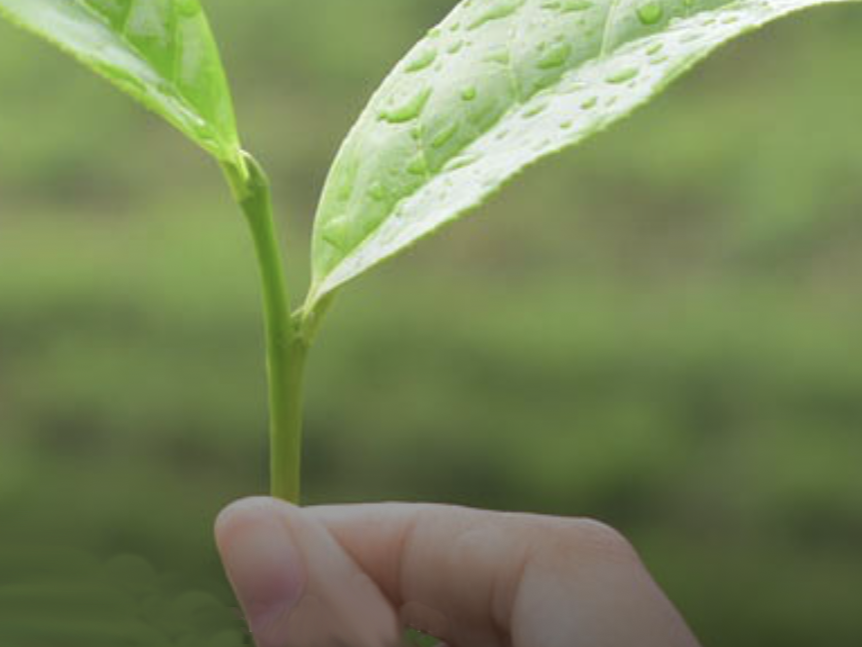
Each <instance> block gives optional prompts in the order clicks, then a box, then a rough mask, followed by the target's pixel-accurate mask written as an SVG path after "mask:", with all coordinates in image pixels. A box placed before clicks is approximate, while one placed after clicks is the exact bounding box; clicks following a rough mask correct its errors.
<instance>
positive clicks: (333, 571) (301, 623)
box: [216, 498, 399, 647]
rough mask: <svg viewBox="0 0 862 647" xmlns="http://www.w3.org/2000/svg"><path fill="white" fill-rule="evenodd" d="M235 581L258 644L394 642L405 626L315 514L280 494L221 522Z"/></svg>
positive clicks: (322, 646) (240, 507)
mask: <svg viewBox="0 0 862 647" xmlns="http://www.w3.org/2000/svg"><path fill="white" fill-rule="evenodd" d="M216 542H217V544H218V547H219V551H220V553H221V555H222V560H223V562H224V565H225V569H226V571H227V575H228V578H229V579H230V581H231V584H232V585H233V588H234V591H235V592H236V595H237V597H238V598H239V601H240V604H241V605H242V607H243V611H244V612H245V615H246V618H247V620H248V623H249V626H250V628H251V631H252V634H253V635H254V639H255V642H256V644H257V645H258V647H336V646H340V645H350V646H351V647H353V646H360V647H391V646H394V645H397V644H398V635H399V634H398V623H397V621H396V616H395V613H394V611H393V610H392V607H391V605H390V604H389V603H388V602H387V601H386V599H385V598H384V597H383V595H382V594H381V593H380V590H379V589H378V587H377V586H376V584H375V583H374V582H373V581H372V580H371V579H370V578H369V577H368V576H367V575H365V574H364V573H363V572H362V571H361V570H360V569H359V567H358V566H357V565H356V563H355V562H354V561H353V559H352V558H351V557H350V556H349V555H348V554H347V553H346V552H345V550H344V549H343V548H342V547H341V546H340V545H339V544H338V542H337V541H335V539H334V538H333V537H332V535H331V534H330V533H329V531H328V530H327V529H326V528H325V527H324V526H323V525H322V524H321V523H320V522H319V521H317V520H316V519H315V518H313V517H312V516H310V515H305V514H303V512H302V511H301V510H300V509H298V508H296V507H295V506H292V505H289V504H287V503H284V502H281V501H277V500H275V499H265V498H257V499H247V500H244V501H240V502H238V503H235V504H233V505H231V506H229V507H228V508H227V509H225V510H224V512H222V513H221V515H220V516H219V518H218V521H217V522H216Z"/></svg>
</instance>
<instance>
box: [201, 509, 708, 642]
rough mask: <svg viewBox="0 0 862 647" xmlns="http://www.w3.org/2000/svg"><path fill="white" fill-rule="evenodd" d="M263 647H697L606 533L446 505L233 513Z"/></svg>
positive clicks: (222, 520)
mask: <svg viewBox="0 0 862 647" xmlns="http://www.w3.org/2000/svg"><path fill="white" fill-rule="evenodd" d="M216 538H217V542H218V546H219V550H220V552H221V555H222V559H223V561H224V565H225V568H226V570H227V573H228V577H229V579H230V580H231V583H232V584H233V587H234V589H235V591H236V593H237V596H238V598H239V600H240V603H241V604H242V606H243V610H244V611H245V614H246V617H247V618H248V621H249V624H250V626H251V629H252V632H253V634H254V636H255V639H256V641H257V644H258V646H259V647H335V646H339V647H391V646H394V645H397V644H399V637H400V635H401V632H402V630H403V628H404V627H412V628H415V629H420V630H422V631H425V632H426V633H429V634H431V635H433V636H436V637H438V638H440V639H442V640H444V641H445V642H446V643H447V644H449V645H451V646H452V647H600V646H601V647H697V645H698V643H697V640H696V639H695V638H694V636H693V635H692V633H691V632H690V631H689V629H688V627H687V626H686V624H685V622H684V621H683V619H682V618H681V617H680V615H679V613H678V612H677V611H676V610H675V609H674V607H673V605H672V604H671V603H670V602H669V601H668V599H667V598H666V597H665V595H664V594H663V593H662V591H661V590H660V589H659V588H658V586H657V585H656V584H655V582H654V581H653V580H652V578H651V577H650V575H649V573H648V572H647V571H646V569H645V568H644V566H643V565H642V563H641V561H640V560H639V559H638V557H637V555H636V554H635V552H634V550H633V549H632V548H631V546H630V545H629V543H628V542H627V541H626V540H625V539H623V538H622V537H621V536H620V535H619V534H618V533H617V532H615V531H614V530H612V529H610V528H608V527H606V526H604V525H602V524H600V523H597V522H594V521H589V520H584V519H565V518H557V517H542V516H536V515H526V514H509V513H493V512H485V511H479V510H470V509H465V508H457V507H448V506H440V505H411V504H379V505H356V506H325V507H310V508H303V509H300V508H297V507H294V506H291V505H289V504H287V503H283V502H280V501H276V500H274V499H265V498H258V499H247V500H244V501H240V502H238V503H235V504H233V505H231V506H229V507H228V508H227V509H226V510H225V511H224V512H223V513H222V514H221V515H220V517H219V519H218V522H217V523H216Z"/></svg>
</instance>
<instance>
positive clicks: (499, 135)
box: [306, 0, 841, 311]
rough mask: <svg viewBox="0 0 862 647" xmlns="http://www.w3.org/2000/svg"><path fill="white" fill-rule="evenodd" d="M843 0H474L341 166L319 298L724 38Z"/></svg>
mask: <svg viewBox="0 0 862 647" xmlns="http://www.w3.org/2000/svg"><path fill="white" fill-rule="evenodd" d="M838 1H841V0H736V1H726V0H466V1H465V2H462V3H461V4H460V5H458V6H457V7H456V8H455V9H454V11H452V13H451V14H450V15H449V16H448V17H447V18H446V19H445V20H443V22H442V23H441V24H440V25H439V26H437V27H436V28H434V29H432V30H431V31H430V32H429V33H428V35H427V37H426V38H424V39H423V40H422V41H421V42H420V43H419V44H418V45H417V46H416V47H415V48H414V49H413V50H412V51H411V52H410V53H409V54H408V55H407V57H406V58H405V59H404V60H403V61H401V63H399V64H398V66H397V67H396V68H395V70H394V71H393V72H392V74H391V75H390V76H389V77H388V78H387V79H386V80H385V81H384V83H383V85H382V87H381V88H380V90H379V91H378V92H377V93H376V94H375V95H374V97H373V98H372V99H371V102H370V104H369V106H368V108H367V109H366V110H365V112H364V113H363V114H362V115H361V117H360V118H359V121H358V122H357V124H356V125H355V126H354V128H353V130H352V131H351V133H350V135H349V136H348V137H347V139H346V140H345V142H344V144H343V145H342V148H341V151H340V152H339V155H338V157H337V159H336V161H335V164H334V166H333V168H332V170H331V171H330V175H329V178H328V180H327V184H326V187H325V190H324V193H323V197H322V200H321V204H320V207H319V210H318V214H317V220H316V223H315V231H314V248H313V256H312V269H313V282H312V289H311V293H310V295H309V300H308V302H307V304H306V309H307V310H309V311H310V310H313V309H314V308H315V307H316V305H317V303H318V302H319V300H320V299H322V298H323V297H325V295H327V294H329V293H331V292H333V291H334V290H335V289H336V288H338V287H339V286H341V285H343V284H344V283H345V282H347V281H350V280H351V279H353V278H355V277H356V276H358V275H359V274H361V273H363V272H364V271H366V270H368V269H369V268H370V267H372V266H374V265H376V264H377V263H380V262H381V261H383V260H384V259H386V258H389V257H391V256H393V255H394V254H397V253H398V252H400V251H402V250H404V249H405V248H406V247H408V246H410V245H412V244H413V243H415V242H416V241H418V240H419V239H421V238H423V237H424V236H427V235H428V234H430V233H432V232H433V231H435V230H436V229H438V228H440V227H441V226H443V225H445V224H446V223H448V222H451V221H453V220H455V219H457V218H458V217H459V216H461V215H463V214H464V213H466V212H467V211H469V210H471V209H473V208H475V207H476V206H477V205H479V204H480V203H481V202H482V201H483V200H485V199H486V198H487V197H488V196H489V195H490V194H491V193H493V192H494V191H496V190H497V189H498V188H500V186H501V185H502V184H503V183H504V182H505V181H506V180H508V179H510V178H511V177H513V176H514V175H516V174H517V173H518V172H519V171H521V170H522V169H524V168H525V167H527V166H528V165H530V164H532V163H533V162H535V161H537V160H539V159H540V158H542V157H545V156H547V155H550V154H551V153H554V152H557V151H559V150H561V149H563V148H566V147H568V146H572V145H573V144H576V143H578V142H580V141H582V140H584V139H585V138H586V137H588V136H589V135H592V134H593V133H596V132H598V131H600V130H602V129H603V128H605V127H607V126H608V125H610V124H611V123H612V122H614V121H617V120H619V119H620V118H622V117H624V116H626V115H628V114H629V113H631V112H632V110H634V109H635V108H636V107H637V106H639V105H642V104H644V103H646V102H647V101H649V100H650V99H651V98H652V97H654V96H655V95H657V94H658V93H659V92H660V91H661V90H662V89H664V88H665V87H666V86H667V85H668V84H669V83H670V82H671V81H673V80H674V79H676V78H677V77H679V76H680V75H681V74H683V73H684V72H686V71H687V70H688V69H690V68H691V67H692V66H693V65H694V64H695V63H697V62H699V61H700V60H702V59H704V58H705V57H706V56H707V55H708V54H709V53H711V52H712V51H714V50H715V49H716V48H718V47H719V46H720V45H722V44H723V43H726V42H727V41H729V40H731V39H733V38H735V37H736V36H739V35H741V34H743V33H745V32H748V31H751V30H753V29H756V28H758V27H760V26H762V25H764V24H765V23H767V22H769V21H771V20H774V19H776V18H779V17H781V16H784V15H786V14H789V13H791V12H794V11H796V10H799V9H803V8H805V7H809V6H814V5H818V4H826V3H829V2H838Z"/></svg>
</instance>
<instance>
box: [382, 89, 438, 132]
mask: <svg viewBox="0 0 862 647" xmlns="http://www.w3.org/2000/svg"><path fill="white" fill-rule="evenodd" d="M430 98H431V88H423V89H422V90H419V91H417V92H415V93H414V94H412V95H410V96H409V97H408V98H407V99H405V100H404V101H403V102H401V103H398V104H396V105H394V106H392V107H389V108H384V109H382V110H381V111H380V112H379V114H378V116H379V117H380V119H385V120H386V121H388V122H389V123H392V124H401V123H404V122H407V121H412V120H413V119H416V118H417V117H418V116H419V115H421V114H422V111H423V110H424V109H425V104H427V103H428V99H430Z"/></svg>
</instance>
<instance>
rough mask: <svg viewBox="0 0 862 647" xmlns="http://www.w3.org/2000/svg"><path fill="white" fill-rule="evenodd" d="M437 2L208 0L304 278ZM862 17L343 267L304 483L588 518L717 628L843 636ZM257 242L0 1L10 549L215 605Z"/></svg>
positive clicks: (258, 468) (715, 68)
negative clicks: (137, 576)
mask: <svg viewBox="0 0 862 647" xmlns="http://www.w3.org/2000/svg"><path fill="white" fill-rule="evenodd" d="M453 4H454V3H453V2H452V0H320V1H319V2H304V3H303V2H285V1H284V0H254V2H242V3H241V2H230V1H229V0H210V1H209V2H208V3H207V5H208V8H209V10H210V13H211V19H212V22H213V26H214V29H215V31H216V32H217V34H218V35H219V37H220V40H221V42H222V49H223V56H224V59H225V63H226V65H227V67H228V69H229V72H230V75H231V77H232V81H233V84H234V86H235V97H236V104H237V111H238V114H239V119H240V127H241V130H242V132H243V134H244V139H245V143H246V146H247V147H248V148H249V149H250V150H252V151H254V152H255V153H256V154H257V155H258V157H260V158H261V159H262V160H263V161H264V163H265V164H266V165H267V166H268V168H269V169H270V172H271V175H272V176H273V180H274V184H275V189H276V199H277V203H278V204H277V206H278V210H279V213H280V214H281V215H282V218H283V222H284V223H285V226H286V228H287V232H288V233H287V235H286V238H288V239H289V240H288V247H289V256H290V264H291V266H292V268H293V269H294V271H295V272H296V273H297V274H299V275H301V276H302V277H303V278H304V277H305V276H306V274H307V272H306V270H305V267H306V265H307V258H306V256H305V250H304V248H305V247H307V243H306V241H307V240H308V238H309V234H310V227H311V222H312V215H313V212H314V207H315V203H316V199H317V196H318V191H319V188H320V186H321V184H322V181H323V179H324V177H325V173H326V170H327V166H328V163H329V161H330V160H331V158H332V157H333V155H334V152H335V150H336V148H337V146H338V144H339V142H340V139H341V138H342V137H343V135H344V134H345V132H346V131H347V129H348V127H349V126H350V124H351V123H352V120H353V119H354V118H355V117H356V115H357V114H358V111H359V110H360V109H361V108H362V106H363V105H364V103H365V101H366V99H367V97H368V96H369V94H370V92H371V91H372V90H373V89H374V87H375V86H376V85H377V83H378V82H379V81H380V80H381V79H382V77H383V75H384V74H385V73H386V71H387V70H388V69H389V68H390V67H391V66H392V64H393V63H394V62H395V61H396V60H397V59H398V58H399V57H400V55H401V54H402V53H403V52H404V51H406V49H407V47H409V45H410V44H411V43H412V42H414V41H415V40H416V39H417V38H418V37H419V36H420V35H421V34H422V33H423V32H424V30H426V29H427V28H428V27H429V26H431V25H432V24H433V23H434V22H435V21H436V20H438V19H439V18H441V17H442V16H443V15H445V13H446V11H448V9H449V8H450V7H451V6H452V5H453ZM860 33H862V12H860V11H859V7H853V6H848V7H845V8H838V7H836V8H829V9H822V10H818V11H814V12H812V13H810V14H807V15H804V16H799V17H795V18H792V19H789V20H786V21H785V22H783V23H781V24H779V25H777V26H774V27H772V28H769V29H767V30H766V31H764V32H762V33H760V34H757V35H755V36H751V37H748V38H747V39H745V40H743V41H742V42H740V43H737V44H735V45H733V46H731V47H729V48H727V49H725V50H723V51H722V52H721V53H720V54H719V55H717V56H715V57H714V58H713V59H712V60H711V61H709V62H708V63H707V64H705V65H703V66H701V67H700V68H698V69H697V70H696V71H695V72H694V73H692V74H690V75H689V77H688V78H686V79H685V80H684V81H683V82H681V83H679V84H677V85H675V86H674V87H673V88H672V89H671V90H670V91H669V92H667V93H666V94H665V95H664V96H663V97H662V98H660V99H659V100H657V101H655V102H654V103H653V104H652V105H651V106H649V107H648V108H646V109H644V110H642V111H640V112H639V113H637V115H636V116H635V117H634V118H632V119H629V120H627V121H626V122H625V123H623V124H622V125H620V126H617V127H615V128H614V129H612V131H610V132H609V133H606V134H603V135H601V136H599V137H596V138H595V139H593V140H591V141H590V142H588V143H587V144H586V145H584V146H582V147H581V148H579V149H577V150H576V151H571V152H569V153H567V154H564V155H562V156H560V157H558V158H556V159H553V160H551V161H548V162H545V163H543V164H541V165H540V167H539V168H537V169H534V170H532V172H530V173H528V174H527V175H525V176H523V177H522V178H520V179H518V180H517V181H516V182H515V183H514V184H513V185H512V186H510V187H508V189H507V190H506V191H505V192H504V194H503V196H502V197H498V198H496V199H494V200H492V201H491V203H490V204H488V205H487V206H486V207H484V208H483V209H482V210H481V211H480V213H478V214H477V215H475V216H474V217H472V218H471V219H469V220H467V221H466V222H464V223H462V224H459V225H457V226H455V227H453V228H451V229H449V230H447V232H446V233H444V234H442V235H440V236H438V237H437V238H435V239H433V240H432V241H430V242H428V243H426V244H424V245H423V246H421V247H420V248H419V249H417V250H415V251H413V252H411V253H410V254H408V255H407V256H405V257H403V258H401V259H399V260H397V261H396V262H393V263H392V264H390V265H388V266H387V267H386V268H384V269H381V270H378V271H376V272H374V273H373V274H372V275H371V276H369V277H368V278H366V279H363V280H362V281H360V282H359V283H357V284H355V285H353V286H351V287H350V289H348V290H346V291H345V292H344V293H343V295H342V297H341V298H340V300H339V303H338V304H337V307H336V308H335V309H334V311H333V313H332V316H331V317H330V320H329V321H328V323H327V325H326V326H325V328H324V331H323V334H322V335H321V338H320V340H319V344H318V347H317V349H316V350H315V351H314V355H313V359H312V362H311V373H310V378H309V387H308V388H309V404H308V436H307V443H306V465H307V471H306V474H305V487H306V492H307V495H308V500H309V501H310V502H333V501H370V500H390V499H398V500H434V501H448V502H456V503H460V504H467V505H473V506H484V507H492V508H498V509H507V510H508V509H518V510H531V511H537V512H546V513H556V514H565V515H590V516H594V517H598V518H600V519H602V520H604V521H606V522H608V523H610V524H613V525H615V526H616V527H618V528H619V529H620V530H622V531H623V532H624V533H625V534H626V535H628V536H629V537H630V538H631V539H632V541H633V542H634V543H635V545H636V546H637V548H638V549H639V550H640V552H641V554H642V555H643V557H644V559H645V561H646V562H647V564H648V565H649V566H650V568H651V569H652V570H653V572H654V573H655V575H656V577H657V578H658V580H659V581H660V582H661V584H662V585H663V586H665V587H666V589H667V590H668V592H669V594H670V596H671V597H672V598H673V599H674V601H675V602H676V603H677V604H678V605H679V606H680V607H681V609H682V610H683V612H684V614H685V615H686V616H687V617H688V618H689V620H690V622H691V624H692V625H693V627H694V628H695V630H696V632H697V633H698V634H699V635H700V636H701V637H702V639H703V640H704V642H705V643H706V645H722V644H724V645H734V647H749V646H750V647H755V646H757V647H762V646H763V645H782V646H783V647H796V646H799V647H801V646H803V645H812V644H820V645H827V644H829V645H851V644H860V643H862V614H860V613H859V610H860V605H862V470H860V469H859V465H860V458H862V433H860V430H862V344H860V343H859V335H860V332H859V331H860V329H862V303H860V299H859V285H860V281H862V254H860V251H862V218H860V215H862V191H860V189H859V178H860V177H862V155H860V154H859V151H860V150H862V126H860V119H859V116H860V106H862V68H860V66H859V61H860V60H862V41H860V39H859V34H860ZM250 247H251V246H250V242H249V240H248V236H247V232H246V231H245V229H244V224H243V222H242V220H241V218H240V217H239V215H238V213H237V211H236V209H235V208H233V207H232V206H231V204H230V200H229V196H228V193H227V191H226V189H225V188H224V187H223V184H222V181H221V178H220V176H219V172H218V169H217V168H216V167H215V166H214V165H213V164H212V163H210V162H209V161H208V160H207V159H206V158H205V156H204V155H203V154H202V153H200V152H199V151H198V150H196V149H195V148H194V147H193V146H192V145H191V144H189V143H187V142H186V141H185V140H183V139H182V138H181V137H180V136H178V135H177V134H176V133H175V132H173V131H172V130H170V129H169V128H167V127H165V126H163V125H162V124H161V123H160V122H159V121H158V120H157V119H156V118H154V117H152V116H150V115H148V114H146V113H143V112H142V111H141V110H139V109H137V108H136V107H135V106H134V105H133V104H132V103H131V102H130V101H129V100H127V99H126V98H125V97H123V96H121V95H120V94H119V93H117V92H116V91H115V90H113V89H112V88H111V87H109V86H108V85H107V84H105V83H103V82H102V81H100V80H98V79H96V78H94V77H92V76H91V74H89V73H88V72H86V71H85V70H83V69H80V68H79V67H77V66H75V65H73V64H71V63H70V62H69V61H67V60H65V59H64V58H63V57H62V56H61V55H59V54H58V53H56V52H55V51H53V50H52V49H50V48H49V47H47V46H45V45H43V44H41V43H38V42H36V41H35V40H33V39H31V38H30V37H28V36H26V35H23V34H20V33H18V32H16V31H14V30H13V29H11V28H10V27H8V26H6V25H0V544H4V542H5V544H9V545H12V544H18V545H20V544H21V543H28V544H33V543H40V542H43V541H44V542H47V543H54V544H60V545H63V546H74V547H77V548H81V549H86V550H88V551H91V552H94V553H95V554H96V555H102V556H105V557H107V556H110V555H115V554H125V553H128V554H134V555H137V556H139V558H143V559H145V560H147V562H149V563H150V564H151V565H152V568H153V569H154V571H155V572H156V573H159V574H163V573H170V574H173V575H172V576H175V577H177V578H180V579H181V580H182V581H183V582H184V583H185V584H183V586H182V587H180V589H181V590H186V591H187V590H190V589H197V590H202V591H206V592H208V594H212V595H216V596H220V599H221V600H223V601H224V602H225V603H227V601H228V600H229V597H228V596H227V594H226V593H227V592H226V587H225V585H224V582H223V579H222V576H221V574H220V570H219V568H218V563H217V561H216V557H215V553H214V549H213V547H212V541H211V530H210V528H211V524H212V520H213V518H214V516H215V514H216V513H217V511H218V510H219V509H220V508H221V507H222V506H223V505H224V504H226V503H227V502H229V501H231V500H232V499H234V498H237V497H240V496H243V495H246V494H251V493H259V492H263V491H264V490H265V483H266V470H265V466H266V438H265V432H264V429H265V424H266V420H265V383H264V374H263V362H262V334H261V329H260V314H259V310H260V308H259V303H258V289H257V283H256V281H257V277H256V268H255V264H254V260H253V257H252V255H251V249H250ZM0 561H2V560H0ZM3 577H4V575H3V573H2V572H0V582H2V579H3ZM0 607H2V604H0ZM22 644H23V643H22ZM114 644H116V643H114ZM123 644H125V643H123ZM136 644H137V643H136ZM140 644H141V645H149V644H151V643H146V642H142V643H140ZM184 644H185V643H184ZM208 644H215V643H208ZM16 647H17V646H16Z"/></svg>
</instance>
